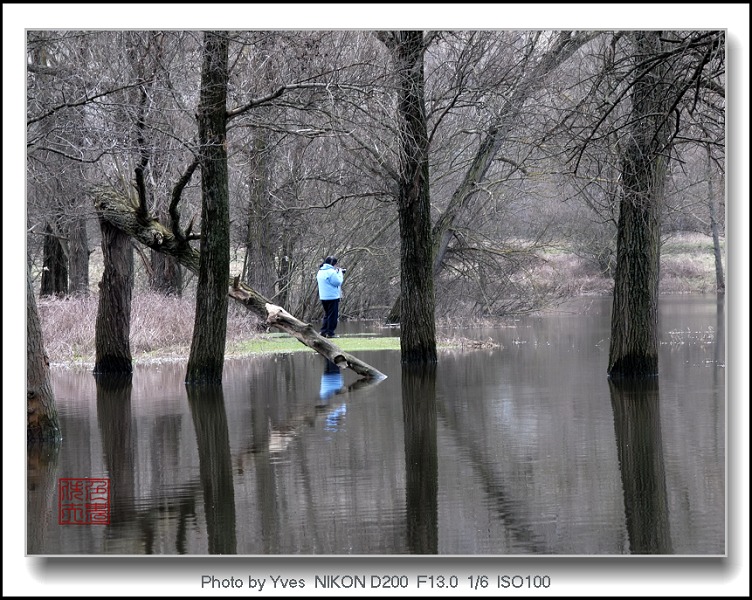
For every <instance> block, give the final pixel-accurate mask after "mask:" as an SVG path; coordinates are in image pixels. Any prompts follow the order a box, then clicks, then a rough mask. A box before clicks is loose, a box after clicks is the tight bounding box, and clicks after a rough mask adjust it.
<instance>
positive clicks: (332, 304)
mask: <svg viewBox="0 0 752 600" xmlns="http://www.w3.org/2000/svg"><path fill="white" fill-rule="evenodd" d="M321 306H323V307H324V321H323V323H322V325H321V335H324V336H327V335H334V330H335V329H337V319H338V318H339V298H337V299H336V300H322V301H321Z"/></svg>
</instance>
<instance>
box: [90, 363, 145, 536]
mask: <svg viewBox="0 0 752 600" xmlns="http://www.w3.org/2000/svg"><path fill="white" fill-rule="evenodd" d="M94 379H95V380H96V383H97V421H98V423H99V432H100V435H101V436H102V448H103V450H104V459H105V464H106V465H107V472H108V474H109V477H110V499H111V506H110V524H111V528H110V531H108V537H110V538H112V537H113V536H114V535H115V534H114V529H117V528H118V527H120V526H124V525H125V524H127V523H129V522H130V521H131V520H132V518H133V516H134V512H135V503H134V495H135V458H134V451H135V450H134V445H133V444H134V439H135V436H134V434H133V418H132V415H131V391H132V389H133V386H132V383H133V381H132V375H131V374H130V373H128V374H97V375H95V376H94Z"/></svg>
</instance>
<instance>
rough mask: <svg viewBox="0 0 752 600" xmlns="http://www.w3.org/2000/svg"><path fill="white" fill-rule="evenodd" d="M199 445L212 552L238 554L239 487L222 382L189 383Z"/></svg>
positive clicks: (207, 525) (205, 510)
mask: <svg viewBox="0 0 752 600" xmlns="http://www.w3.org/2000/svg"><path fill="white" fill-rule="evenodd" d="M186 390H187V392H188V404H189V405H190V408H191V415H192V416H193V425H194V428H195V430H196V444H197V445H198V459H199V471H200V476H201V487H202V488H203V491H204V512H205V513H206V529H207V537H208V540H209V554H236V553H237V543H236V537H235V527H236V522H235V488H234V484H233V478H232V457H231V454H230V434H229V431H228V429H227V413H226V412H225V400H224V395H223V393H222V386H221V385H186Z"/></svg>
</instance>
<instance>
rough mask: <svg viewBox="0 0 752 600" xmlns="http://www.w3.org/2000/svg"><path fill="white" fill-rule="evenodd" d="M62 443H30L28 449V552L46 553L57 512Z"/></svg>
mask: <svg viewBox="0 0 752 600" xmlns="http://www.w3.org/2000/svg"><path fill="white" fill-rule="evenodd" d="M59 456H60V443H59V442H54V443H50V444H29V445H28V446H27V448H26V489H27V496H26V498H27V507H26V552H27V553H28V554H44V553H45V537H46V534H47V531H48V528H49V524H50V523H51V522H54V521H55V520H56V519H57V513H56V512H55V509H56V506H55V505H54V502H53V501H54V499H55V498H56V489H57V471H58V458H59Z"/></svg>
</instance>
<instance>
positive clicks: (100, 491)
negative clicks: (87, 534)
mask: <svg viewBox="0 0 752 600" xmlns="http://www.w3.org/2000/svg"><path fill="white" fill-rule="evenodd" d="M57 491H58V497H57V506H58V523H59V524H60V525H109V524H110V480H109V479H93V478H87V479H71V478H64V479H59V480H58V485H57Z"/></svg>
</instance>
